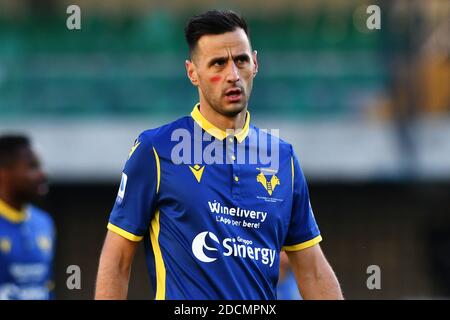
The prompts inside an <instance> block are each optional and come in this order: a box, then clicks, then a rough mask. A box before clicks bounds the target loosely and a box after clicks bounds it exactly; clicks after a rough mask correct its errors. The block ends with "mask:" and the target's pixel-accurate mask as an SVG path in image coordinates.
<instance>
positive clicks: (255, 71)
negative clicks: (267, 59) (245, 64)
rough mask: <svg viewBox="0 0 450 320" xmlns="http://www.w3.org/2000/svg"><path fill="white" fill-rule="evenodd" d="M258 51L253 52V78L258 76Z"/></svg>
mask: <svg viewBox="0 0 450 320" xmlns="http://www.w3.org/2000/svg"><path fill="white" fill-rule="evenodd" d="M257 56H258V51H256V50H253V54H252V57H253V65H254V66H253V76H256V74H257V73H258V57H257Z"/></svg>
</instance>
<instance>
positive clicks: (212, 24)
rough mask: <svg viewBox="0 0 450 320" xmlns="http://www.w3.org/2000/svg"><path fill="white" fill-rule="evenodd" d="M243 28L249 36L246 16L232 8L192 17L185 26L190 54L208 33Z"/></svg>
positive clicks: (220, 32)
mask: <svg viewBox="0 0 450 320" xmlns="http://www.w3.org/2000/svg"><path fill="white" fill-rule="evenodd" d="M236 28H241V29H242V30H244V31H245V34H246V35H247V37H249V29H248V26H247V22H245V20H244V18H243V17H242V16H240V15H239V14H237V13H236V12H234V11H231V10H210V11H206V12H204V13H201V14H199V15H196V16H194V17H192V18H191V19H190V20H189V22H188V23H187V25H186V27H185V28H184V35H185V37H186V41H187V44H188V46H189V55H191V56H192V52H193V51H194V50H195V47H196V46H197V42H198V40H199V39H200V38H201V37H202V36H204V35H208V34H222V33H226V32H232V31H234V30H235V29H236Z"/></svg>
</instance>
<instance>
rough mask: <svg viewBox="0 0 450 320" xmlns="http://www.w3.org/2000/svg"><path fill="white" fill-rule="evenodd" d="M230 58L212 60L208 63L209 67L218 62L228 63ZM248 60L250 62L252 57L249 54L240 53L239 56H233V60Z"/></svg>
mask: <svg viewBox="0 0 450 320" xmlns="http://www.w3.org/2000/svg"><path fill="white" fill-rule="evenodd" d="M228 58H229V57H228V56H227V57H225V56H224V57H216V58H212V59H211V60H210V61H209V62H208V66H209V67H210V66H213V65H214V64H215V63H216V62H226V61H227V60H228ZM240 59H241V60H246V61H249V60H250V56H249V55H248V54H247V53H240V54H238V55H235V56H233V60H240Z"/></svg>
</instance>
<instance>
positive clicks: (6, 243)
mask: <svg viewBox="0 0 450 320" xmlns="http://www.w3.org/2000/svg"><path fill="white" fill-rule="evenodd" d="M11 247H12V244H11V240H9V239H8V238H0V251H1V252H2V253H4V254H8V253H9V252H10V251H11Z"/></svg>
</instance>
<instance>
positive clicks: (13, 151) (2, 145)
mask: <svg viewBox="0 0 450 320" xmlns="http://www.w3.org/2000/svg"><path fill="white" fill-rule="evenodd" d="M28 147H30V139H29V138H28V137H26V136H25V135H19V134H8V135H3V136H0V167H7V166H10V165H11V164H12V163H13V162H14V160H15V157H16V156H17V153H18V151H19V150H20V149H22V148H28Z"/></svg>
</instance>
